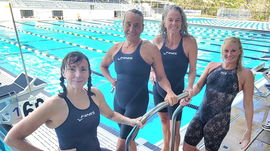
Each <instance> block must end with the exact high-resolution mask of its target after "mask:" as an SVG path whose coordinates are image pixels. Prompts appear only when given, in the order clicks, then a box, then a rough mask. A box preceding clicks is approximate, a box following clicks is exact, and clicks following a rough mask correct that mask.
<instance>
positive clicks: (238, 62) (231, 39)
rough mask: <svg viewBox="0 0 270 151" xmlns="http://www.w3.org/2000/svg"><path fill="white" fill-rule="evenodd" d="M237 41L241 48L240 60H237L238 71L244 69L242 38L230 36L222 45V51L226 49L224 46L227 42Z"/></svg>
mask: <svg viewBox="0 0 270 151" xmlns="http://www.w3.org/2000/svg"><path fill="white" fill-rule="evenodd" d="M228 42H229V43H236V44H238V46H239V50H240V52H241V53H240V55H239V57H238V59H237V60H238V61H237V65H236V70H237V71H241V70H242V67H243V66H242V57H243V47H242V43H241V40H240V38H238V37H228V38H226V39H225V40H224V42H223V44H222V46H221V51H222V52H223V51H224V46H225V45H226V44H227V43H228ZM222 59H223V60H224V58H223V57H222Z"/></svg>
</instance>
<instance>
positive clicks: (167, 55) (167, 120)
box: [150, 5, 197, 151]
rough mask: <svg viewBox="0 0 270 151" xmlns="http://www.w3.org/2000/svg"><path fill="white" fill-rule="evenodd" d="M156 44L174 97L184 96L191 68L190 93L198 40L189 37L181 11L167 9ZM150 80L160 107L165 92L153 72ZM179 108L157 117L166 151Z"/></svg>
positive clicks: (174, 107) (178, 135)
mask: <svg viewBox="0 0 270 151" xmlns="http://www.w3.org/2000/svg"><path fill="white" fill-rule="evenodd" d="M154 44H155V45H156V46H157V47H158V48H159V49H160V53H161V58H162V62H163V65H164V70H165V73H166V76H167V78H168V80H169V81H170V84H171V87H172V90H173V92H174V93H175V94H180V93H182V92H183V90H184V88H185V86H184V83H185V82H184V79H185V75H186V73H187V69H188V66H189V74H188V85H187V86H186V88H185V91H188V92H189V93H191V91H192V87H193V83H194V80H195V76H196V62H197V43H196V40H195V38H194V37H192V36H191V35H189V34H188V30H187V19H186V15H185V13H184V11H183V9H182V8H180V7H179V6H175V5H171V6H168V7H167V8H166V9H165V11H164V13H163V15H162V22H161V29H160V35H158V36H156V37H155V39H154ZM150 79H151V81H152V82H153V83H154V87H153V92H154V101H155V105H157V104H159V103H160V102H162V101H164V97H165V95H166V92H165V91H164V90H163V89H162V88H161V87H160V85H159V84H158V83H156V79H155V73H154V72H151V76H150ZM185 101H186V102H185ZM182 102H183V101H182ZM184 103H185V104H187V103H189V100H188V99H184ZM178 106H179V103H178V104H176V105H174V106H170V107H168V108H165V109H163V110H161V111H160V112H159V113H158V114H159V116H160V119H161V123H162V132H163V138H164V139H163V149H162V150H163V151H167V150H169V142H170V134H171V132H170V127H171V118H172V114H173V112H174V111H175V110H176V108H177V107H178ZM181 116H182V114H179V116H178V117H177V119H176V120H177V123H176V124H177V125H176V131H175V132H176V133H175V147H174V149H175V151H178V149H179V144H180V133H179V128H180V120H181Z"/></svg>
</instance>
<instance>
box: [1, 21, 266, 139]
mask: <svg viewBox="0 0 270 151" xmlns="http://www.w3.org/2000/svg"><path fill="white" fill-rule="evenodd" d="M16 25H17V28H18V32H19V37H20V41H21V45H22V46H23V49H22V50H23V52H24V59H25V63H26V67H27V70H28V73H29V74H30V75H33V76H37V77H39V78H40V79H42V80H44V81H46V82H47V83H48V86H47V87H46V91H47V92H49V93H50V94H51V95H54V94H57V93H58V91H59V90H61V87H60V86H59V77H60V72H59V68H60V64H61V62H60V60H61V59H62V58H63V57H64V56H65V55H66V54H67V53H68V52H71V51H81V52H83V53H84V54H86V55H87V56H88V57H89V58H90V62H91V69H92V70H93V74H92V76H93V85H94V87H97V88H99V89H101V91H102V92H103V93H104V95H105V98H106V100H107V103H108V104H109V106H110V107H112V108H113V94H112V93H110V90H111V84H110V83H109V82H108V81H107V80H106V78H104V77H102V76H101V71H100V69H99V64H100V61H101V60H102V58H103V56H104V55H105V53H106V52H107V50H108V49H109V48H110V47H111V46H112V45H113V44H114V43H116V42H119V41H123V40H124V39H125V38H124V35H123V31H122V28H121V21H109V20H108V21H83V22H76V21H29V22H17V23H16ZM10 27H13V26H12V24H11V22H9V23H8V22H2V23H0V66H1V67H3V68H5V69H7V70H10V71H12V73H14V74H16V75H17V74H18V73H20V72H22V71H23V68H22V64H21V58H20V54H19V49H18V47H17V46H16V43H17V42H16V37H15V33H14V30H13V29H12V28H10ZM158 27H159V22H154V21H145V30H144V32H143V33H142V36H141V37H142V38H143V39H149V40H152V39H153V38H154V36H155V35H156V34H157V31H158ZM189 32H190V34H191V35H193V36H194V37H195V38H196V40H197V43H198V48H199V53H198V64H197V77H196V80H198V77H199V76H200V75H201V74H202V72H203V70H204V68H205V66H206V65H207V64H208V63H209V62H210V61H216V62H218V61H220V60H221V57H220V46H221V44H222V41H223V39H224V38H225V37H228V36H235V37H240V38H241V39H242V43H243V47H244V60H243V63H244V66H246V67H249V68H252V67H254V66H256V65H258V64H260V63H262V62H266V60H262V59H261V57H263V56H265V55H267V54H269V52H270V46H269V43H270V32H263V31H261V32H259V31H250V30H239V29H230V28H218V27H209V26H200V25H190V26H189ZM110 71H111V73H112V75H113V76H115V71H114V69H113V66H111V68H110ZM185 78H186V81H187V77H185ZM148 86H149V89H150V90H152V84H151V83H150V82H149V85H148ZM202 92H203V90H202ZM202 94H203V93H200V94H199V95H198V96H196V97H194V98H193V100H192V104H195V105H199V104H200V102H201V100H202V99H201V98H202ZM153 107H154V104H153V96H152V94H150V101H149V106H148V109H151V108H153ZM195 112H196V111H195V110H194V109H190V108H185V109H184V113H183V118H182V119H183V120H182V123H181V125H182V126H183V125H186V124H187V123H188V122H189V121H190V120H191V118H192V117H193V116H194V114H195ZM101 122H102V123H104V124H106V125H109V126H112V127H114V128H115V129H117V130H118V125H117V124H116V123H114V122H111V121H109V120H108V119H106V118H104V117H101ZM153 134H155V136H153ZM139 137H142V138H144V139H146V140H147V141H149V142H150V143H153V144H155V143H157V142H158V141H160V140H161V139H162V133H161V124H160V120H159V118H157V115H154V117H153V118H151V119H150V121H149V122H148V124H147V125H146V126H145V127H144V128H143V129H142V130H140V132H139V135H138V136H137V138H139Z"/></svg>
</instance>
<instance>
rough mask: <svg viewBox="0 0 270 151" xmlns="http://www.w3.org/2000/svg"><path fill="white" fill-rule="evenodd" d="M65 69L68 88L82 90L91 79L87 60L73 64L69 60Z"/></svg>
mask: <svg viewBox="0 0 270 151" xmlns="http://www.w3.org/2000/svg"><path fill="white" fill-rule="evenodd" d="M67 62H69V63H68V64H66V66H65V69H64V70H63V71H62V74H63V76H64V77H65V79H66V81H67V87H68V88H74V89H81V88H83V86H84V85H85V84H86V82H87V81H88V78H89V74H90V71H89V64H88V62H87V60H86V59H82V60H81V61H78V62H75V63H72V61H70V60H68V61H67Z"/></svg>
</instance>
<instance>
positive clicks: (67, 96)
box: [5, 52, 141, 151]
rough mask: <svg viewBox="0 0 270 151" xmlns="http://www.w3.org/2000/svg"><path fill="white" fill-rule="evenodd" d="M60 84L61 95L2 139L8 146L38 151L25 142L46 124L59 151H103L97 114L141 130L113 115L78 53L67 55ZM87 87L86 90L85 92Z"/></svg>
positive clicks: (134, 122)
mask: <svg viewBox="0 0 270 151" xmlns="http://www.w3.org/2000/svg"><path fill="white" fill-rule="evenodd" d="M60 81H61V83H60V85H61V86H62V88H63V92H62V93H60V94H58V95H55V96H52V97H51V98H50V99H49V100H47V101H45V102H44V103H43V104H42V105H41V106H40V107H38V108H37V109H36V110H35V111H34V112H33V113H31V114H29V115H28V116H27V117H26V118H24V119H23V120H22V121H20V122H19V123H18V124H16V125H15V126H14V127H13V128H12V129H11V130H10V131H9V133H8V134H7V136H6V138H5V142H6V143H7V144H8V145H10V146H12V147H15V148H17V149H19V150H21V151H35V150H37V151H39V150H41V149H39V148H37V147H35V146H33V144H30V143H28V142H26V141H25V138H26V137H27V136H28V135H30V134H31V133H33V132H34V131H35V130H36V129H37V128H38V127H40V126H41V125H42V124H46V125H47V126H48V127H49V128H52V129H55V132H56V134H57V138H58V142H59V148H60V149H61V150H74V151H75V150H76V151H102V150H104V149H101V148H100V145H99V141H98V138H97V127H98V125H99V122H100V114H102V115H104V116H105V117H107V118H109V119H111V120H113V121H116V122H118V123H122V124H127V125H131V126H134V125H139V126H141V122H140V121H139V120H138V119H130V118H128V117H125V116H123V115H121V114H119V113H117V112H114V111H112V110H111V109H110V107H109V106H108V105H107V103H106V101H105V100H104V96H103V94H102V93H101V91H99V90H98V89H97V88H93V87H92V84H91V69H90V63H89V60H88V58H87V57H86V56H85V55H84V54H82V53H81V52H71V53H69V54H67V55H66V57H65V58H64V60H63V62H62V66H61V78H60ZM65 82H66V84H65ZM86 83H87V87H88V88H87V89H84V86H85V84H86Z"/></svg>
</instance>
